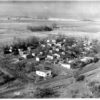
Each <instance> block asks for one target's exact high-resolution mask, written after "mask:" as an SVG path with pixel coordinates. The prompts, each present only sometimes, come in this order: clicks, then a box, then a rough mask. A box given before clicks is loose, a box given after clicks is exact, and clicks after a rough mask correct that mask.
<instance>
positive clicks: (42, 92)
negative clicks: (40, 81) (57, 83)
mask: <svg viewBox="0 0 100 100" xmlns="http://www.w3.org/2000/svg"><path fill="white" fill-rule="evenodd" d="M58 96H59V94H58V91H56V90H54V89H52V88H37V89H36V92H35V94H34V97H35V98H55V97H56V98H57V97H58Z"/></svg>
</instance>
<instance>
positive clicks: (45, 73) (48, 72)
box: [36, 70, 51, 78]
mask: <svg viewBox="0 0 100 100" xmlns="http://www.w3.org/2000/svg"><path fill="white" fill-rule="evenodd" d="M36 75H38V76H41V77H43V78H46V77H50V76H51V70H42V71H41V70H37V71H36Z"/></svg>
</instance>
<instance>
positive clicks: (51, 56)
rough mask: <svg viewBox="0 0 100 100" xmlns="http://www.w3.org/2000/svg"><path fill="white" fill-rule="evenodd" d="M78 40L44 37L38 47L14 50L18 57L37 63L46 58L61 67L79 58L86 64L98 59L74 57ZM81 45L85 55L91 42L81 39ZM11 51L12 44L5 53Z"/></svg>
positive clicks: (70, 66)
mask: <svg viewBox="0 0 100 100" xmlns="http://www.w3.org/2000/svg"><path fill="white" fill-rule="evenodd" d="M72 41H73V42H72ZM78 42H79V41H77V40H76V41H74V40H71V41H69V43H68V41H67V38H63V39H62V38H61V39H59V38H58V39H46V40H44V42H43V43H42V42H41V43H40V45H39V47H37V48H36V49H32V47H31V46H29V47H27V48H26V51H24V50H23V49H20V48H17V49H16V50H17V53H18V54H19V56H20V58H22V59H30V58H32V59H35V61H36V62H37V63H40V62H41V61H46V60H47V61H50V62H52V63H53V64H59V65H60V66H61V67H64V68H66V69H71V68H72V63H77V62H75V61H76V59H79V61H80V62H81V63H85V64H88V63H90V62H96V61H98V60H99V59H98V58H96V57H88V56H78V57H79V58H76V56H77V55H78V54H77V52H74V48H77V49H79V48H78V46H77V45H78ZM83 46H84V47H83V48H82V50H81V53H82V54H83V55H86V53H87V52H88V51H91V50H92V48H93V46H92V42H90V41H83ZM72 49H73V50H72ZM71 50H72V51H71ZM12 52H13V47H12V46H10V47H9V48H8V49H5V54H6V53H12ZM19 60H20V59H19ZM19 60H17V61H19ZM36 74H37V75H38V76H42V77H47V76H50V75H51V71H48V70H45V71H39V70H37V71H36Z"/></svg>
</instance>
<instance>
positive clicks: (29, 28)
mask: <svg viewBox="0 0 100 100" xmlns="http://www.w3.org/2000/svg"><path fill="white" fill-rule="evenodd" d="M27 29H28V30H30V31H31V32H37V31H52V30H53V28H52V27H50V26H37V27H36V26H35V27H33V26H28V27H27Z"/></svg>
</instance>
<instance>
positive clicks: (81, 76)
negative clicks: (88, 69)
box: [76, 75, 85, 81]
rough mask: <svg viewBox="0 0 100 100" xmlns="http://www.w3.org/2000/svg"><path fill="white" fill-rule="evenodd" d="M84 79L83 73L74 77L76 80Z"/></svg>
mask: <svg viewBox="0 0 100 100" xmlns="http://www.w3.org/2000/svg"><path fill="white" fill-rule="evenodd" d="M84 79H85V76H84V75H79V76H78V77H77V78H76V81H84Z"/></svg>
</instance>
